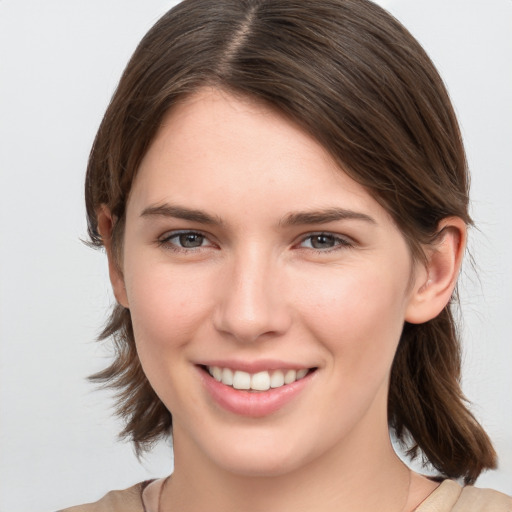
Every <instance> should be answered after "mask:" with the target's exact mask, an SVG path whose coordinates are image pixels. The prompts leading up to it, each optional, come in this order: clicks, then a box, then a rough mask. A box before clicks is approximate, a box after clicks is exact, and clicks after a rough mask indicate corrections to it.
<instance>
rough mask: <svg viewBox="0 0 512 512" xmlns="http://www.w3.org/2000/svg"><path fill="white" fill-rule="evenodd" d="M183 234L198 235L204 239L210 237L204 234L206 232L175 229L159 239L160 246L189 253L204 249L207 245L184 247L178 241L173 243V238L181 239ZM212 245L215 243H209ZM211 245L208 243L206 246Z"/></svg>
mask: <svg viewBox="0 0 512 512" xmlns="http://www.w3.org/2000/svg"><path fill="white" fill-rule="evenodd" d="M181 236H197V237H202V239H203V241H205V240H206V241H208V237H207V236H206V235H205V234H204V233H201V232H200V231H186V230H185V231H173V232H170V233H168V234H166V235H164V236H163V237H161V238H159V239H158V241H157V242H158V245H159V246H160V247H165V248H166V249H171V250H173V251H175V252H184V253H188V252H192V251H197V250H200V249H202V248H203V247H205V246H204V245H199V246H197V247H182V246H179V245H178V244H177V243H173V242H172V240H173V239H178V240H179V237H181ZM209 245H210V246H211V245H213V244H211V242H210V244H209ZM209 245H207V246H206V247H208V246H209Z"/></svg>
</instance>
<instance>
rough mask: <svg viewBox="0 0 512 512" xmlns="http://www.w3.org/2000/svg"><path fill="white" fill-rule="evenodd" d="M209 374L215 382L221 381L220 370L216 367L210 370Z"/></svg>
mask: <svg viewBox="0 0 512 512" xmlns="http://www.w3.org/2000/svg"><path fill="white" fill-rule="evenodd" d="M211 373H212V375H213V378H214V379H215V380H218V381H219V382H221V381H222V370H221V369H220V368H219V367H218V366H214V367H213V368H212V369H211Z"/></svg>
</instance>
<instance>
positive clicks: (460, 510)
mask: <svg viewBox="0 0 512 512" xmlns="http://www.w3.org/2000/svg"><path fill="white" fill-rule="evenodd" d="M146 485H147V483H140V484H137V485H134V486H133V487H130V488H129V489H126V490H124V491H111V492H109V493H108V494H107V495H106V496H104V497H103V498H102V499H101V500H99V501H97V502H96V503H90V504H89V505H79V506H77V507H71V508H66V509H65V510H61V511H60V512H144V505H143V504H142V492H143V490H144V488H145V486H146ZM415 512H512V498H511V497H509V496H507V495H505V494H502V493H501V492H497V491H493V490H491V489H478V488H476V487H471V486H467V487H461V486H460V485H459V484H458V483H456V482H454V481H452V480H445V481H444V482H442V483H441V485H440V486H439V487H438V488H437V489H436V490H435V491H434V492H433V493H432V494H431V495H430V496H429V497H428V498H427V499H426V500H425V501H424V502H423V503H421V505H420V506H419V507H418V508H417V509H416V511H415Z"/></svg>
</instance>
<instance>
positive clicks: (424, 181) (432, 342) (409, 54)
mask: <svg viewBox="0 0 512 512" xmlns="http://www.w3.org/2000/svg"><path fill="white" fill-rule="evenodd" d="M205 86H209V87H217V88H220V89H223V90H225V91H228V92H229V93H232V94H236V95H242V96H245V97H250V98H252V99H256V100H258V101H260V102H263V103H264V104H267V105H270V106H272V107H273V108H275V109H278V111H280V112H281V113H282V114H283V115H284V116H286V117H287V118H288V119H290V120H291V121H293V122H294V123H296V124H298V125H299V126H300V127H301V128H302V129H303V130H305V131H306V132H307V133H309V134H310V135H311V136H313V137H314V138H315V139H316V140H317V141H318V142H319V143H320V144H322V145H323V146H324V147H325V148H326V149H327V150H328V151H329V152H330V154H331V155H332V156H333V158H335V160H336V161H337V162H338V163H339V165H340V168H342V169H343V170H344V171H345V172H346V173H347V174H348V175H349V176H350V177H351V178H353V179H354V180H355V181H356V182H358V183H360V184H361V185H363V186H364V187H366V189H367V190H368V191H369V193H371V194H372V196H373V197H374V198H375V199H376V200H377V201H378V202H379V203H380V204H381V205H382V206H383V207H384V208H385V209H386V210H387V211H388V212H389V214H390V215H391V216H392V218H393V219H394V221H395V223H396V225H397V226H398V227H399V229H400V230H401V232H402V234H403V236H404V237H405V239H406V240H407V242H408V244H409V247H410V250H411V253H412V255H413V257H414V258H415V259H417V260H424V253H423V251H422V247H425V246H426V244H429V243H431V242H432V241H433V240H434V238H435V237H436V234H437V232H438V225H439V222H440V221H441V220H442V219H443V218H445V217H448V216H457V217H460V218H461V219H463V220H464V221H465V222H466V223H467V224H471V219H470V217H469V214H468V173H467V164H466V158H465V153H464V148H463V144H462V139H461V134H460V130H459V127H458V123H457V120H456V117H455V114H454V111H453V108H452V105H451V103H450V100H449V97H448V94H447V91H446V89H445V87H444V85H443V82H442V80H441V78H440V77H439V75H438V73H437V71H436V69H435V67H434V65H433V64H432V62H431V61H430V59H429V58H428V56H427V55H426V53H425V52H424V50H423V49H422V48H421V46H420V45H419V43H418V42H417V41H416V40H415V39H414V38H413V37H412V36H411V34H410V33H409V32H408V31H407V30H406V29H405V28H404V27H403V26H402V25H401V24H400V23H399V22H398V21H397V20H396V19H394V18H393V17H392V16H391V15H389V14H388V13H387V12H386V11H384V10H383V9H381V8H380V7H378V6H376V5H375V4H373V3H372V2H370V1H368V0H319V1H311V2H305V1H303V0H215V1H213V0H185V1H183V2H182V3H180V4H179V5H177V6H176V7H175V8H173V9H172V10H170V11H169V12H168V13H167V14H166V15H164V16H163V17H162V18H161V19H160V20H159V21H158V22H157V23H156V24H155V26H154V27H153V28H152V29H151V30H150V31H149V32H148V34H147V35H146V36H145V37H144V39H143V40H142V41H141V43H140V44H139V46H138V48H137V49H136V51H135V53H134V55H133V57H132V58H131V60H130V62H129V63H128V66H127V67H126V70H125V71H124V74H123V76H122V78H121V81H120V83H119V86H118V88H117V90H116V92H115V94H114V96H113V98H112V101H111V103H110V105H109V107H108V109H107V111H106V114H105V116H104V118H103V121H102V123H101V126H100V128H99V130H98V133H97V136H96V139H95V142H94V145H93V148H92V151H91V155H90V160H89V164H88V169H87V178H86V185H85V191H86V206H87V216H88V229H89V235H90V238H91V242H92V244H94V245H95V246H102V245H103V241H102V239H101V237H100V235H99V233H98V229H97V216H96V214H97V211H98V209H99V208H100V207H101V205H106V206H107V207H108V208H109V209H110V211H111V212H112V214H113V216H114V218H115V219H116V223H115V226H114V229H113V233H112V243H113V247H114V252H115V254H117V259H118V265H119V268H120V269H121V270H122V239H123V229H124V221H125V209H126V202H127V198H128V195H129V192H130V188H131V185H132V182H133V179H134V176H135V175H136V173H137V169H138V167H139V164H140V162H141V160H142V158H143V156H144V154H145V153H146V151H147V149H148V147H149V145H150V144H151V142H152V140H153V138H154V137H155V134H156V132H157V130H158V128H159V126H160V124H161V121H162V118H163V116H164V115H165V114H166V113H167V112H168V111H169V109H172V108H173V105H176V103H178V102H179V101H181V100H183V98H184V97H186V96H188V95H190V94H193V93H194V92H196V91H197V90H198V89H200V88H202V87H205ZM109 337H112V338H113V340H114V343H115V348H116V355H115V358H114V360H113V362H112V364H111V365H110V366H109V367H108V368H106V369H105V370H104V371H101V372H100V373H98V374H96V375H94V376H92V377H91V378H92V379H93V380H94V381H97V382H101V383H103V384H104V385H107V386H110V387H112V388H114V389H116V390H117V413H118V414H119V415H120V416H121V417H122V418H123V419H124V420H125V422H126V423H125V424H126V426H125V428H124V430H123V432H122V433H121V436H123V437H127V438H129V439H131V440H132V441H133V442H134V443H135V447H136V451H137V453H141V452H142V451H143V450H145V449H147V448H149V447H150V445H151V444H152V443H153V442H154V441H156V440H157V439H158V438H160V437H162V436H167V435H169V434H170V433H171V427H172V418H171V414H170V412H169V411H168V410H167V409H166V408H165V406H164V405H163V404H162V402H161V401H160V400H159V398H158V397H157V396H156V394H155V393H154V391H153V390H152V388H151V386H150V384H149V382H148V381H147V379H146V377H145V375H144V373H143V371H142V368H141V365H140V362H139V359H138V356H137V351H136V347H135V340H134V335H133V329H132V324H131V318H130V311H129V310H128V309H125V308H123V307H122V306H120V305H116V306H115V308H114V310H113V312H112V315H111V317H110V319H109V321H108V324H107V326H106V328H105V329H104V331H103V333H102V334H101V336H100V338H101V339H105V338H109ZM460 360H461V354H460V344H459V340H458V336H457V331H456V324H455V322H454V318H453V315H452V311H451V306H450V304H448V305H447V306H446V307H445V308H444V310H443V311H442V312H441V314H440V315H439V316H438V317H437V318H435V319H433V320H431V321H429V322H426V323H424V324H421V325H413V324H408V323H406V324H405V325H404V328H403V333H402V336H401V339H400V343H399V346H398V350H397V353H396V356H395V359H394V362H393V367H392V370H391V380H390V389H389V399H388V417H389V425H390V428H391V429H392V430H394V432H395V434H396V437H397V438H398V440H400V441H401V442H403V443H405V444H406V446H407V447H408V454H409V455H410V456H411V457H415V456H417V455H419V454H420V453H421V454H422V455H423V456H424V457H426V458H427V459H428V461H430V463H431V464H432V465H433V466H434V467H435V468H436V469H437V470H438V471H439V473H440V474H441V475H443V476H446V477H451V478H464V480H465V482H466V483H472V482H474V481H475V479H476V478H477V476H478V475H479V474H480V472H481V471H482V470H483V469H486V468H492V467H495V463H496V455H495V452H494V450H493V448H492V445H491V442H490V440H489V438H488V436H487V434H486V433H485V432H484V430H483V429H482V427H481V426H480V425H479V424H478V422H477V421H476V420H475V418H474V417H473V415H472V414H471V412H470V411H469V410H468V408H467V406H466V403H465V398H464V396H463V394H462V392H461V388H460V383H459V379H460V371H461V361H460ZM333 406H335V404H333Z"/></svg>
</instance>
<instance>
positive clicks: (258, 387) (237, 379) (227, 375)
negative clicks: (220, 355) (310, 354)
mask: <svg viewBox="0 0 512 512" xmlns="http://www.w3.org/2000/svg"><path fill="white" fill-rule="evenodd" d="M202 368H203V369H204V370H205V371H207V372H208V373H209V374H210V375H211V376H212V377H213V378H214V379H215V380H216V381H217V382H220V383H222V384H224V385H226V386H229V387H231V388H233V389H237V390H246V391H268V390H269V389H277V388H281V387H283V386H286V385H288V384H293V383H294V382H296V381H298V380H301V379H303V378H304V377H306V375H308V374H309V373H311V372H313V371H315V370H316V368H300V369H297V370H294V369H283V370H270V371H261V372H257V373H248V372H244V371H242V370H233V369H231V368H221V367H219V366H203V367H202Z"/></svg>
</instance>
